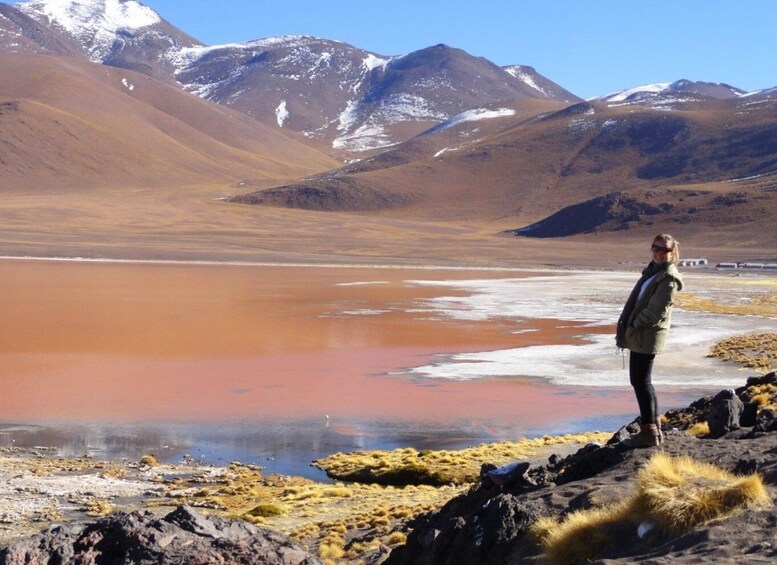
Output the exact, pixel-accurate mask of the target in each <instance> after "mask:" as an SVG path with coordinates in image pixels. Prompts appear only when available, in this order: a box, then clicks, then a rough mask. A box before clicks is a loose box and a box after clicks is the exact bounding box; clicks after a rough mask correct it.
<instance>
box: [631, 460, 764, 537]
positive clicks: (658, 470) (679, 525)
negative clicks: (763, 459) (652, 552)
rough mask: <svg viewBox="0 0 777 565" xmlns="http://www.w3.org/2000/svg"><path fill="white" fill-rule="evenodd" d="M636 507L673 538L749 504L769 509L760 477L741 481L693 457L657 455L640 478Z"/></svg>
mask: <svg viewBox="0 0 777 565" xmlns="http://www.w3.org/2000/svg"><path fill="white" fill-rule="evenodd" d="M637 488H638V491H639V494H638V495H637V497H635V506H638V507H640V506H641V509H640V510H641V511H640V512H638V513H639V514H647V516H649V517H650V518H652V519H653V520H654V521H655V522H656V525H657V526H658V527H659V528H660V529H661V530H662V531H664V532H666V533H668V534H673V535H676V534H680V533H682V532H684V531H688V530H691V529H693V528H694V527H696V526H699V525H702V524H706V523H707V522H710V521H712V520H716V519H719V518H724V517H727V516H730V515H732V514H734V513H736V512H738V511H740V510H742V509H744V508H745V507H747V506H749V505H767V504H769V503H770V502H771V499H770V498H769V494H768V493H767V491H766V487H764V485H763V482H762V481H761V478H760V477H759V476H758V475H747V476H736V475H733V474H732V473H729V472H728V471H726V470H724V469H721V468H719V467H716V466H715V465H712V464H709V463H703V462H699V461H694V460H693V459H691V458H689V457H674V458H673V457H669V456H668V455H666V454H664V453H657V454H656V455H654V456H653V457H651V458H650V460H649V461H648V463H647V464H646V465H645V467H644V469H642V471H640V473H639V476H638V477H637Z"/></svg>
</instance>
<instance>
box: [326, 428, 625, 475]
mask: <svg viewBox="0 0 777 565" xmlns="http://www.w3.org/2000/svg"><path fill="white" fill-rule="evenodd" d="M611 436H612V433H610V432H591V433H586V434H567V435H562V436H543V437H539V438H532V439H523V440H520V441H512V442H510V441H502V442H498V443H489V444H482V445H479V446H476V447H469V448H466V449H460V450H440V451H431V450H423V451H417V450H415V449H412V448H402V449H395V450H394V451H367V452H354V453H335V454H333V455H330V456H329V457H325V458H323V459H319V460H317V461H315V465H316V466H317V467H319V468H320V469H323V470H324V471H326V472H327V474H328V475H329V476H330V477H333V478H337V479H343V480H351V481H357V482H374V483H378V484H398V485H406V484H419V485H423V484H425V485H434V486H440V485H447V484H453V485H463V484H466V483H472V482H475V481H476V480H477V479H478V477H479V475H480V467H481V465H483V463H493V464H495V465H503V464H505V463H509V462H511V461H516V460H520V459H527V458H531V457H538V456H539V455H540V454H542V453H544V451H547V450H548V448H551V447H553V446H556V445H564V444H576V443H578V444H585V443H590V442H600V443H605V442H606V441H607V440H609V439H610V437H611Z"/></svg>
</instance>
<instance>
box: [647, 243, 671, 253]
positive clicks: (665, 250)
mask: <svg viewBox="0 0 777 565" xmlns="http://www.w3.org/2000/svg"><path fill="white" fill-rule="evenodd" d="M650 250H651V251H655V252H656V253H669V252H670V251H671V249H669V248H668V247H661V246H660V245H656V244H655V243H654V244H653V245H651V246H650Z"/></svg>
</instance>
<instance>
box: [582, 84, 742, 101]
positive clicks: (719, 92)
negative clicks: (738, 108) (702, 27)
mask: <svg viewBox="0 0 777 565" xmlns="http://www.w3.org/2000/svg"><path fill="white" fill-rule="evenodd" d="M678 94H682V95H691V96H697V97H699V96H701V97H705V98H713V99H719V100H726V99H729V98H737V97H739V96H742V95H744V94H746V92H745V91H744V90H741V89H739V88H736V87H733V86H731V85H728V84H723V83H713V82H702V81H694V80H688V79H680V80H676V81H674V82H657V83H653V84H643V85H640V86H635V87H633V88H627V89H626V90H621V91H619V92H612V93H610V94H605V95H604V96H598V97H596V98H594V99H593V100H596V101H600V102H609V103H613V102H624V103H630V102H643V101H659V102H660V101H661V100H662V99H663V98H666V97H672V96H675V97H676V96H677V95H678Z"/></svg>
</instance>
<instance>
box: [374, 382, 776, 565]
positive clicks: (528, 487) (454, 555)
mask: <svg viewBox="0 0 777 565" xmlns="http://www.w3.org/2000/svg"><path fill="white" fill-rule="evenodd" d="M775 385H777V373H774V372H773V373H770V374H768V375H766V376H764V377H753V378H751V379H748V382H747V385H746V386H743V387H740V388H739V389H737V390H736V391H721V393H719V394H717V395H715V396H711V397H705V398H702V399H700V400H698V401H697V402H695V403H693V404H692V405H691V406H689V407H688V408H686V409H682V410H675V411H670V412H667V413H666V414H665V416H664V419H663V426H662V427H663V430H664V434H665V442H664V443H663V444H662V445H661V447H660V448H659V450H660V451H661V452H662V453H663V454H667V455H669V456H671V457H678V458H680V457H685V456H689V457H691V458H693V459H694V460H697V461H702V462H708V463H712V464H714V465H716V466H718V467H720V468H722V469H725V470H727V471H729V472H731V473H733V474H734V475H747V474H750V473H758V475H760V477H761V478H762V479H763V481H764V482H765V483H766V484H767V485H769V486H771V487H773V485H775V484H777V433H776V432H777V411H775V410H774V408H773V407H772V403H773V402H774V400H775V398H777V395H776V394H775V391H777V387H776V386H775ZM759 395H766V396H759ZM766 397H768V400H767V398H766ZM694 426H697V428H695V433H696V434H699V436H698V437H695V436H693V435H690V434H689V433H688V431H689V430H691V431H694ZM699 428H702V430H700V429H699ZM636 430H637V426H636V422H633V423H632V424H629V426H626V427H624V428H622V429H621V430H619V432H618V433H616V434H615V436H614V437H613V438H612V439H611V440H610V441H609V442H608V444H607V445H604V446H602V445H596V444H591V445H588V446H586V447H584V448H582V449H581V450H579V451H578V452H577V453H575V454H573V455H570V456H568V457H566V458H563V459H562V458H559V457H555V456H551V458H550V459H549V463H548V464H547V465H545V466H539V467H530V466H529V465H524V466H521V467H520V468H519V469H518V472H512V473H511V476H510V479H509V481H506V482H504V481H502V480H496V481H495V480H494V479H493V478H492V477H490V474H493V473H494V471H495V469H494V468H493V466H492V467H487V466H485V467H484V469H483V473H482V476H481V480H480V481H479V482H478V483H477V484H476V485H475V486H474V487H473V488H472V489H471V490H470V491H469V492H468V493H466V494H463V495H461V496H459V497H457V498H455V499H453V500H451V501H450V502H449V503H448V504H447V505H446V506H445V507H443V508H442V509H441V510H440V511H438V512H435V513H430V514H427V515H423V516H420V517H419V518H417V519H416V520H415V521H413V522H412V523H411V524H410V525H409V526H410V528H411V530H412V531H411V533H410V535H409V536H408V540H407V543H406V544H405V545H404V546H401V547H399V548H397V549H395V550H394V551H393V552H392V553H391V555H390V556H389V558H388V560H387V561H386V563H389V564H392V565H400V564H410V563H412V564H414V565H416V564H437V565H439V564H448V563H450V564H453V563H471V564H476V563H489V564H498V563H505V564H507V563H510V564H515V563H545V562H547V561H546V557H545V556H544V554H543V550H542V547H541V545H540V543H539V542H538V539H537V538H536V537H535V534H534V533H533V532H532V528H533V526H534V525H535V524H536V523H537V522H538V521H539V520H540V519H541V518H546V517H548V516H551V517H555V518H556V519H560V520H563V519H564V517H566V516H569V515H570V514H571V513H573V512H575V511H580V510H587V509H604V508H608V507H612V506H614V505H616V504H618V502H619V501H620V500H622V499H624V498H625V497H626V496H627V495H628V494H629V492H630V491H631V490H632V489H633V482H634V479H635V477H636V476H637V475H638V473H639V472H640V469H642V468H644V467H645V466H646V464H647V463H648V461H649V460H650V458H651V456H652V455H654V453H655V452H656V451H657V450H656V449H638V450H632V449H628V448H626V447H625V446H623V444H622V443H621V440H622V439H623V438H625V437H627V436H628V434H629V432H631V433H633V432H634V431H636ZM710 486H711V485H710ZM769 495H770V497H771V498H772V500H773V499H774V492H773V490H772V491H771V492H770V493H769ZM645 523H646V522H642V523H639V522H637V523H634V524H633V525H629V524H628V522H627V523H625V524H619V525H617V526H614V527H616V528H617V535H616V536H615V537H614V541H611V542H610V543H604V544H600V545H599V547H597V548H596V550H595V555H594V556H593V559H594V560H595V561H596V562H597V563H598V562H606V563H647V562H649V563H698V562H699V560H707V561H709V562H715V563H740V562H742V560H743V559H744V560H746V561H747V562H749V563H756V562H759V563H760V562H764V563H766V562H772V561H773V560H774V559H775V558H777V544H774V542H773V534H772V533H771V532H772V531H773V528H774V526H775V525H777V511H776V510H775V509H774V507H773V505H765V506H761V507H753V508H750V509H745V510H742V511H740V512H739V513H734V515H733V516H732V517H728V518H726V519H722V518H718V519H714V518H712V519H709V520H707V521H706V522H704V523H703V524H702V525H701V526H700V527H696V528H693V529H687V530H686V531H683V532H682V533H681V534H680V535H667V534H666V533H665V532H662V531H660V530H658V529H656V530H655V531H652V532H651V531H649V530H650V528H651V525H650V522H647V524H648V525H645ZM646 530H648V531H646ZM594 537H596V536H594ZM589 559H591V556H584V555H580V556H579V558H578V559H574V558H573V559H570V560H564V562H569V563H576V562H591V561H590V560H589Z"/></svg>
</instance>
